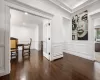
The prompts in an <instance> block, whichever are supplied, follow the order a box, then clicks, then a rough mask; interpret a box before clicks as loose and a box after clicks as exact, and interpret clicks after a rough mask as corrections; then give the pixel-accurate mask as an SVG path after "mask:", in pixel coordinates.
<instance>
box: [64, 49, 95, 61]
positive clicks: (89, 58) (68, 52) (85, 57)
mask: <svg viewBox="0 0 100 80" xmlns="http://www.w3.org/2000/svg"><path fill="white" fill-rule="evenodd" d="M64 53H66V54H71V55H74V56H78V57H81V58H84V59H88V60H91V61H94V60H95V59H94V58H93V57H90V56H88V55H82V54H80V55H79V54H77V53H75V52H74V54H73V53H70V51H64Z"/></svg>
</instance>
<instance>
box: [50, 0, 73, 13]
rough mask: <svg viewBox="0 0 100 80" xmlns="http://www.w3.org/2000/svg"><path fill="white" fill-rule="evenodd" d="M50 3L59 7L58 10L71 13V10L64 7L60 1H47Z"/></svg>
mask: <svg viewBox="0 0 100 80" xmlns="http://www.w3.org/2000/svg"><path fill="white" fill-rule="evenodd" d="M49 1H50V2H52V3H53V4H55V5H57V6H59V7H60V8H62V9H63V10H65V11H67V12H69V13H72V9H71V8H70V7H68V6H66V5H65V4H63V3H61V1H57V0H56V1H55V0H49Z"/></svg>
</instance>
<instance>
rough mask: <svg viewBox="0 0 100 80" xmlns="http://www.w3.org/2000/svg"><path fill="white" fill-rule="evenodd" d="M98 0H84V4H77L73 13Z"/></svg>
mask: <svg viewBox="0 0 100 80" xmlns="http://www.w3.org/2000/svg"><path fill="white" fill-rule="evenodd" d="M96 1H98V0H87V1H86V2H84V3H83V4H81V5H80V6H77V7H76V8H74V9H72V13H74V12H76V11H78V10H80V9H82V8H84V7H87V6H89V5H91V4H93V3H95V2H96Z"/></svg>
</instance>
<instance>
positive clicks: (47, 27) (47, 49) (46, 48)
mask: <svg viewBox="0 0 100 80" xmlns="http://www.w3.org/2000/svg"><path fill="white" fill-rule="evenodd" d="M43 56H44V57H46V58H47V59H48V60H50V61H51V23H50V21H46V22H44V25H43Z"/></svg>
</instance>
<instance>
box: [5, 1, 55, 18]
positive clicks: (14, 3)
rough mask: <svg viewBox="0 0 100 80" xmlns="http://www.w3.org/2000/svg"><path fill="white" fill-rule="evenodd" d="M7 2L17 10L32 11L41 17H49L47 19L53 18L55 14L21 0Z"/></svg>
mask: <svg viewBox="0 0 100 80" xmlns="http://www.w3.org/2000/svg"><path fill="white" fill-rule="evenodd" d="M5 3H6V5H7V6H9V7H10V8H14V9H17V10H21V11H24V12H28V13H30V14H31V13H32V14H34V15H36V16H39V17H43V18H47V19H52V18H53V16H54V15H53V14H51V13H48V12H45V11H43V10H40V9H37V8H34V7H31V6H29V5H26V4H23V3H21V2H19V1H15V0H5Z"/></svg>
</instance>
